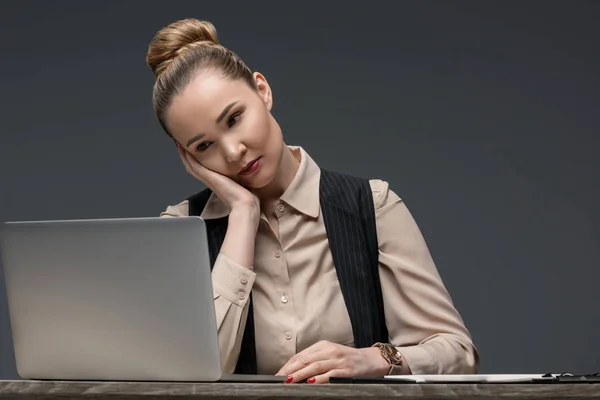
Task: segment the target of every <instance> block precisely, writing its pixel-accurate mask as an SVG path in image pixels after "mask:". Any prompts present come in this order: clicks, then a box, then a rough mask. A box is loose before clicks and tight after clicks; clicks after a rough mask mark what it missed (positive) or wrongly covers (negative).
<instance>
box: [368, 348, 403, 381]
mask: <svg viewBox="0 0 600 400" xmlns="http://www.w3.org/2000/svg"><path fill="white" fill-rule="evenodd" d="M372 347H378V348H379V351H380V352H381V356H382V357H383V358H385V360H386V361H387V362H388V364H390V370H389V371H388V373H387V375H391V374H392V371H393V370H394V369H395V368H398V369H399V368H401V367H402V354H400V352H399V351H398V349H397V348H395V347H394V346H392V345H391V344H389V343H380V342H377V343H375V344H374V345H373V346H372Z"/></svg>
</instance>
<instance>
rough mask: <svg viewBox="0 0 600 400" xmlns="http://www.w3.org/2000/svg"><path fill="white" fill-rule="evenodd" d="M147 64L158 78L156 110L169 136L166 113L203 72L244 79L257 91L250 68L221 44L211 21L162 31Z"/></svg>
mask: <svg viewBox="0 0 600 400" xmlns="http://www.w3.org/2000/svg"><path fill="white" fill-rule="evenodd" d="M146 63H147V64H148V66H149V67H150V69H152V72H153V73H154V75H155V76H156V83H155V84H154V90H153V94H152V102H153V105H154V111H155V112H156V116H157V117H158V120H159V122H160V124H161V126H162V127H163V129H164V130H165V132H166V133H167V134H168V135H169V136H171V134H170V133H169V131H168V130H167V127H166V125H165V120H164V114H165V111H166V110H167V108H168V107H169V105H170V104H171V102H172V101H173V98H174V97H175V96H176V95H177V94H179V93H181V91H183V89H184V88H185V87H186V86H187V84H188V83H189V82H190V81H191V80H192V79H193V78H194V77H196V76H197V75H198V74H199V73H200V72H202V71H206V70H210V71H214V72H218V73H220V74H222V76H223V77H224V78H228V79H233V80H235V79H242V80H244V81H245V82H246V83H247V84H248V85H250V87H252V88H254V89H256V84H255V82H254V79H253V77H252V71H251V70H250V68H248V66H247V65H246V64H245V63H244V62H243V61H242V59H241V58H240V57H238V55H237V54H235V53H234V52H232V51H231V50H229V49H227V48H225V47H223V46H221V45H220V44H219V41H218V39H217V30H216V29H215V27H214V25H213V24H211V23H210V22H208V21H199V20H197V19H183V20H179V21H176V22H173V23H171V24H169V25H167V26H165V27H164V28H162V29H161V30H159V31H158V32H157V33H156V35H155V36H154V38H153V39H152V41H151V42H150V45H149V46H148V54H147V56H146Z"/></svg>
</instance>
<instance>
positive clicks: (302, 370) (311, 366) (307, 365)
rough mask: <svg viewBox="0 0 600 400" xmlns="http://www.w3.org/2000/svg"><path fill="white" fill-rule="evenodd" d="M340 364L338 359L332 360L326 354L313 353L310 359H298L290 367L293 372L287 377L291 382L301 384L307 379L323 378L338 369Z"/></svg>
mask: <svg viewBox="0 0 600 400" xmlns="http://www.w3.org/2000/svg"><path fill="white" fill-rule="evenodd" d="M340 363H341V360H340V359H338V358H332V357H331V356H330V355H329V353H328V352H321V353H315V354H314V355H312V357H311V358H308V357H302V358H300V359H299V360H298V361H297V363H296V364H294V365H293V366H292V367H291V368H292V369H295V371H294V372H292V373H291V374H288V376H289V377H290V380H291V382H303V381H305V380H308V379H309V378H312V377H316V376H323V375H325V374H327V373H328V372H330V371H332V370H335V369H337V368H340V367H341V365H340ZM296 368H297V369H296ZM311 383H312V382H311Z"/></svg>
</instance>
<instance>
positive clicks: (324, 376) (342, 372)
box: [307, 369, 350, 383]
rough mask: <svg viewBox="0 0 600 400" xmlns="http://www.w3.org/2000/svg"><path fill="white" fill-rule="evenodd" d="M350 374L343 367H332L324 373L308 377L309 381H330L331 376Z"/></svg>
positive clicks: (346, 375)
mask: <svg viewBox="0 0 600 400" xmlns="http://www.w3.org/2000/svg"><path fill="white" fill-rule="evenodd" d="M349 375H350V374H348V372H346V370H343V369H331V370H329V371H327V372H326V373H324V374H320V375H314V376H311V377H310V378H308V379H307V382H308V383H329V378H331V377H332V376H344V377H348V376H349Z"/></svg>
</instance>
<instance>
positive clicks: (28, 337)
mask: <svg viewBox="0 0 600 400" xmlns="http://www.w3.org/2000/svg"><path fill="white" fill-rule="evenodd" d="M207 246H208V245H207V239H206V227H205V224H204V221H203V220H202V219H201V218H199V217H181V218H158V217H157V218H133V219H102V220H72V221H41V222H8V223H5V224H4V226H3V230H2V242H1V251H2V260H3V265H4V275H5V283H6V291H7V295H8V308H9V313H10V322H11V328H12V334H13V342H14V349H15V357H16V364H17V371H18V374H19V375H20V376H21V377H22V378H25V379H52V380H80V379H83V380H127V381H216V380H218V379H219V378H220V377H221V362H220V357H219V348H218V339H217V327H216V320H215V311H214V303H213V301H214V299H213V291H212V282H211V273H210V264H209V254H208V247H207Z"/></svg>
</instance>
